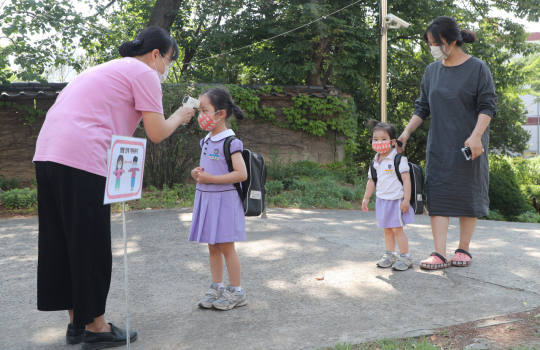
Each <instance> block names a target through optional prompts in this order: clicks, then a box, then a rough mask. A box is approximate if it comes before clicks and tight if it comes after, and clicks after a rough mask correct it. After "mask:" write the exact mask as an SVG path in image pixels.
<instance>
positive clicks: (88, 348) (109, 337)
mask: <svg viewBox="0 0 540 350" xmlns="http://www.w3.org/2000/svg"><path fill="white" fill-rule="evenodd" d="M109 324H110V325H111V329H112V332H109V333H94V332H89V331H84V336H83V343H82V349H83V350H96V349H106V348H114V347H117V346H122V345H126V344H127V337H126V331H125V330H123V329H120V328H118V327H116V326H115V325H113V324H112V323H109ZM129 333H130V338H129V339H130V342H131V343H133V342H134V341H136V340H137V332H135V331H132V330H130V331H129Z"/></svg>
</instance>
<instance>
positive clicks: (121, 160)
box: [116, 155, 124, 170]
mask: <svg viewBox="0 0 540 350" xmlns="http://www.w3.org/2000/svg"><path fill="white" fill-rule="evenodd" d="M118 162H122V166H121V167H120V169H124V156H123V155H119V156H118V160H117V161H116V170H118Z"/></svg>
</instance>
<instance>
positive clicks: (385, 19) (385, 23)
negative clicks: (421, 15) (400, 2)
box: [380, 0, 410, 123]
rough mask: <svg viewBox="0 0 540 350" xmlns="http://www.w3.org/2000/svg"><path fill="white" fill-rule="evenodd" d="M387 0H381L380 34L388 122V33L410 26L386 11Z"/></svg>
mask: <svg viewBox="0 0 540 350" xmlns="http://www.w3.org/2000/svg"><path fill="white" fill-rule="evenodd" d="M386 5H387V3H386V0H381V9H380V15H381V17H380V21H381V28H380V36H381V55H380V57H381V122H383V123H386V121H387V109H386V92H387V91H386V90H387V87H386V84H387V80H386V79H387V75H388V67H387V59H386V57H387V52H388V50H387V49H388V47H387V44H388V40H387V39H388V38H387V35H386V33H387V32H388V29H397V28H401V27H403V28H408V27H409V26H410V24H409V23H407V22H405V21H404V20H402V19H401V18H399V17H397V16H394V15H389V14H388V13H386Z"/></svg>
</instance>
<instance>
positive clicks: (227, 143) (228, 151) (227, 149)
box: [223, 136, 244, 201]
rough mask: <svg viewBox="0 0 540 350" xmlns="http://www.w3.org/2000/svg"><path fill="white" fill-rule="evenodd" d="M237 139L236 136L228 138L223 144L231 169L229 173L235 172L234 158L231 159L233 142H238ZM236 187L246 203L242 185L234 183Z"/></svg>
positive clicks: (226, 159) (228, 165)
mask: <svg viewBox="0 0 540 350" xmlns="http://www.w3.org/2000/svg"><path fill="white" fill-rule="evenodd" d="M236 139H237V138H236V137H235V136H228V137H227V138H226V139H225V142H223V153H225V161H226V162H227V168H229V173H231V172H233V171H234V167H233V164H232V158H231V142H233V140H236ZM233 185H234V187H235V188H236V192H238V195H239V196H240V199H241V200H242V201H244V192H243V191H242V188H241V187H240V183H239V182H237V183H234V184H233Z"/></svg>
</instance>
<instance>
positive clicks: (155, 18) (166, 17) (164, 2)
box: [148, 0, 184, 31]
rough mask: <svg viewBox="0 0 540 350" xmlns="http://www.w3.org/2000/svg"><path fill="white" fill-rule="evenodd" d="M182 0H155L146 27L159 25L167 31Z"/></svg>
mask: <svg viewBox="0 0 540 350" xmlns="http://www.w3.org/2000/svg"><path fill="white" fill-rule="evenodd" d="M183 1H184V0H157V1H156V4H155V5H154V9H153V10H152V14H151V15H150V20H149V21H148V27H160V28H163V29H165V30H166V31H169V30H170V28H171V26H172V25H173V23H174V20H175V19H176V14H177V12H176V11H178V10H179V9H180V6H181V5H182V2H183Z"/></svg>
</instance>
